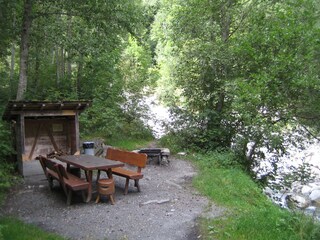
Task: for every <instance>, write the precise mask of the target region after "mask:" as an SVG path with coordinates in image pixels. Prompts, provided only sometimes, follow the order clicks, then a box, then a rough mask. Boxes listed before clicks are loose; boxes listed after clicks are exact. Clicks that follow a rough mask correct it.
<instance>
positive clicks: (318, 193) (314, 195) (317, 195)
mask: <svg viewBox="0 0 320 240" xmlns="http://www.w3.org/2000/svg"><path fill="white" fill-rule="evenodd" d="M309 198H310V200H311V201H316V200H320V190H319V189H315V190H312V192H311V193H310V195H309Z"/></svg>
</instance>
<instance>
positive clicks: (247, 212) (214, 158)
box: [193, 153, 320, 240]
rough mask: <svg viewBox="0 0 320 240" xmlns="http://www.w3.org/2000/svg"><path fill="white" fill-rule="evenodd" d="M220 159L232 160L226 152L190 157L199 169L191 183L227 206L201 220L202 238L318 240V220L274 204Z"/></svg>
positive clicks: (248, 178) (237, 170) (239, 172)
mask: <svg viewBox="0 0 320 240" xmlns="http://www.w3.org/2000/svg"><path fill="white" fill-rule="evenodd" d="M223 158H225V160H226V161H225V163H226V162H228V165H229V164H230V163H231V161H230V155H229V153H211V155H196V156H195V157H194V158H193V161H194V162H195V163H196V166H197V167H198V169H199V174H198V175H197V177H196V178H195V179H194V181H193V184H194V186H195V187H196V188H197V189H198V190H199V191H200V192H201V193H202V194H203V195H206V196H208V197H209V198H210V199H212V200H213V202H214V203H216V204H218V205H220V206H223V207H226V208H227V209H228V211H227V212H226V214H225V216H224V217H223V218H218V219H205V218H203V219H201V220H200V226H201V227H200V231H201V235H202V239H213V238H214V239H236V240H241V239H243V240H248V239H249V240H250V239H255V240H264V239H265V240H269V239H272V240H283V239H286V240H287V239H292V240H295V239H320V225H319V223H318V222H317V223H316V222H314V220H313V219H311V218H310V217H307V216H305V215H303V214H300V213H294V212H289V211H287V210H285V209H281V208H279V207H278V206H276V205H275V204H273V203H272V202H271V201H270V200H269V199H268V198H267V197H266V196H265V195H264V194H263V193H262V190H261V189H260V188H259V187H258V186H257V185H256V184H255V183H254V182H253V181H252V180H251V178H250V177H249V176H248V175H246V174H245V173H244V172H243V171H242V170H241V169H240V168H238V167H230V165H229V166H228V168H226V167H225V166H224V164H225V163H222V161H221V159H223ZM236 165H237V164H235V166H236Z"/></svg>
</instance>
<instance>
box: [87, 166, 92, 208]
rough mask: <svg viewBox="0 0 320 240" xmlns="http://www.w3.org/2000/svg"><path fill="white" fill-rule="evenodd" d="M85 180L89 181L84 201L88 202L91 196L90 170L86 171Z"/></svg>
mask: <svg viewBox="0 0 320 240" xmlns="http://www.w3.org/2000/svg"><path fill="white" fill-rule="evenodd" d="M86 177H87V181H88V182H89V187H88V196H87V200H86V202H90V201H91V198H92V171H86Z"/></svg>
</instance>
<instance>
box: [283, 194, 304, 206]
mask: <svg viewBox="0 0 320 240" xmlns="http://www.w3.org/2000/svg"><path fill="white" fill-rule="evenodd" d="M286 200H287V203H288V206H289V207H290V208H294V207H297V208H300V209H304V208H306V207H308V206H309V205H310V201H309V199H307V198H306V197H305V196H300V195H288V196H287V199H286Z"/></svg>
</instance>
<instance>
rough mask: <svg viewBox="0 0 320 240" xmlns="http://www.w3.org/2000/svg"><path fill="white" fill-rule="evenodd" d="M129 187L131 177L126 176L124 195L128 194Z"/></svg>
mask: <svg viewBox="0 0 320 240" xmlns="http://www.w3.org/2000/svg"><path fill="white" fill-rule="evenodd" d="M128 189H129V178H126V186H125V188H124V195H127V194H128Z"/></svg>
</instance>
